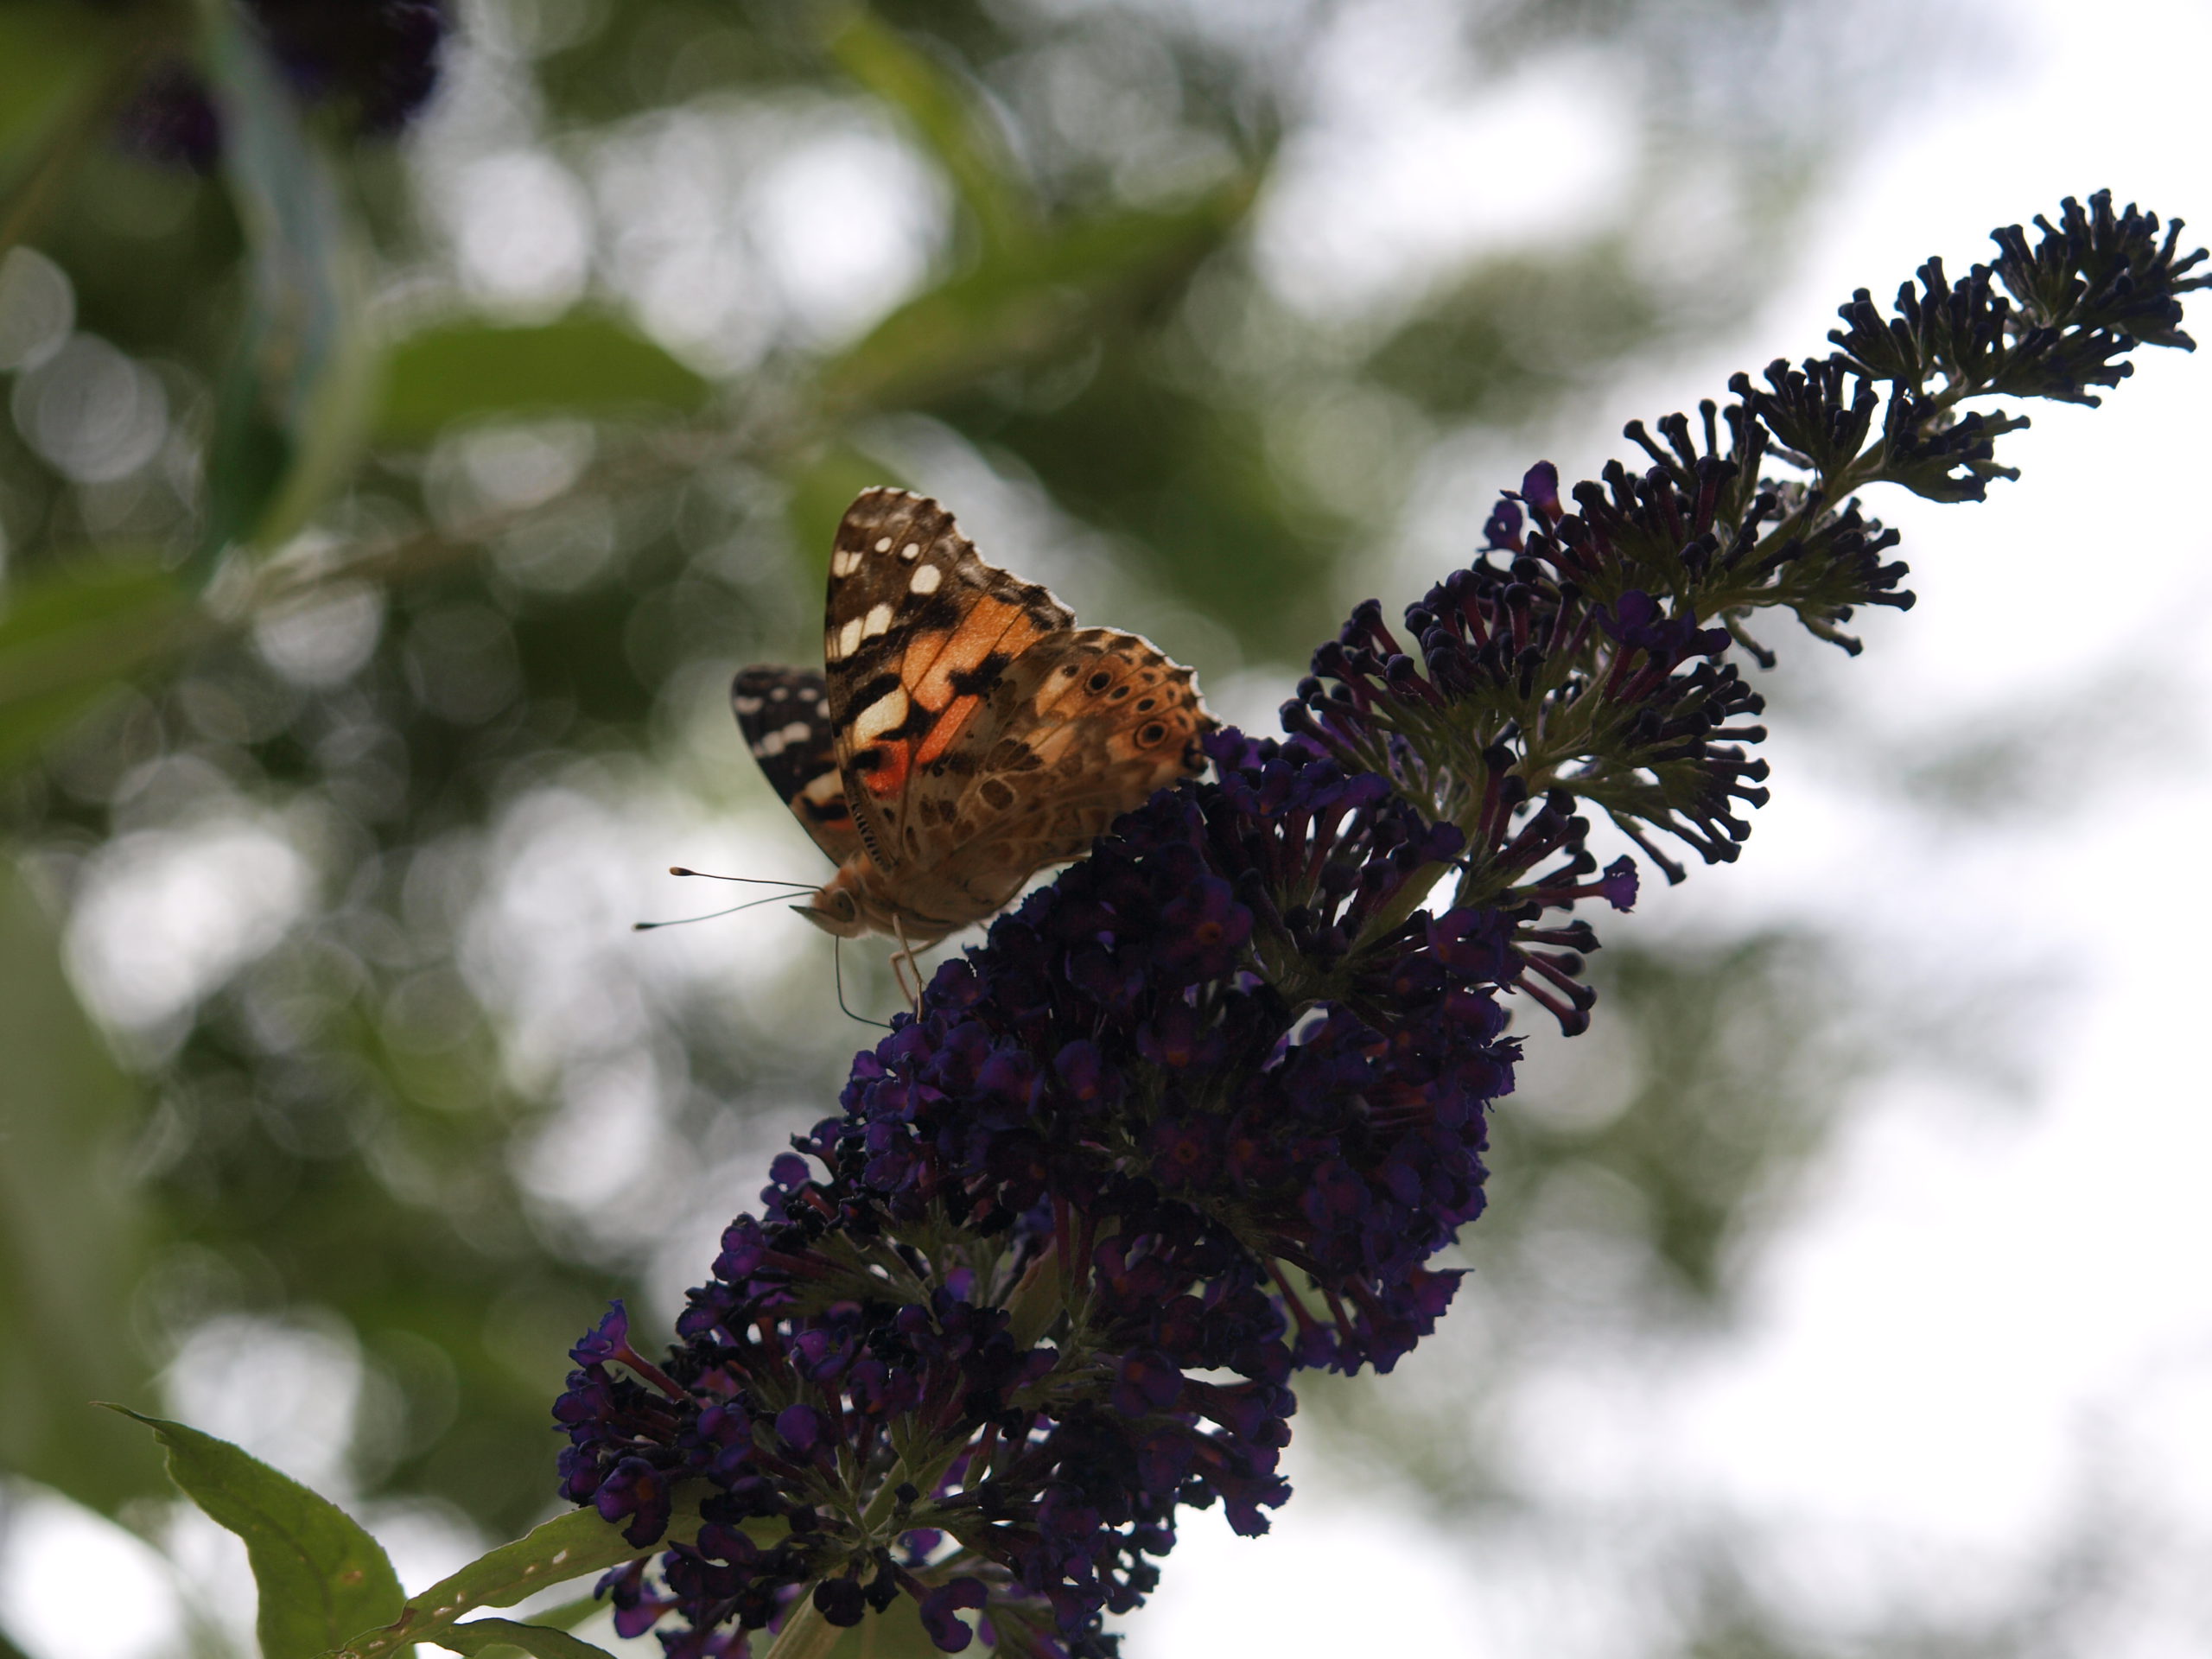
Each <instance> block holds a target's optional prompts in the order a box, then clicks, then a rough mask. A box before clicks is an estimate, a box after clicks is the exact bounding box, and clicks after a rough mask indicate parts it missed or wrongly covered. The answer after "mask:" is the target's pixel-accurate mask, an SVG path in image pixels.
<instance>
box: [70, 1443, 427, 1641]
mask: <svg viewBox="0 0 2212 1659" xmlns="http://www.w3.org/2000/svg"><path fill="white" fill-rule="evenodd" d="M111 1409H112V1410H116V1411H119V1412H122V1413H123V1414H124V1416H126V1417H131V1418H136V1419H137V1421H139V1422H142V1423H143V1424H145V1425H146V1427H149V1428H150V1429H152V1430H153V1431H154V1433H155V1434H156V1436H157V1437H158V1438H159V1439H160V1440H161V1442H162V1446H165V1447H167V1448H168V1467H169V1478H171V1479H173V1480H175V1482H176V1484H178V1485H179V1486H181V1487H182V1488H183V1489H184V1493H185V1496H186V1497H189V1498H190V1499H191V1500H192V1501H193V1502H194V1503H197V1504H198V1505H199V1506H200V1509H201V1510H204V1511H205V1512H206V1514H207V1517H208V1519H210V1520H211V1521H213V1522H215V1523H216V1524H217V1525H219V1526H221V1527H223V1528H226V1529H228V1530H229V1531H232V1532H234V1533H236V1534H237V1535H238V1537H239V1538H240V1539H241V1540H243V1541H245V1553H246V1560H248V1561H249V1562H250V1563H251V1565H252V1567H253V1581H254V1584H255V1586H256V1587H257V1590H258V1591H259V1593H260V1610H259V1612H258V1614H257V1617H256V1618H255V1621H254V1634H255V1636H256V1637H257V1638H258V1639H259V1641H260V1643H261V1654H262V1659H315V1656H316V1655H317V1654H321V1653H324V1652H327V1651H328V1650H329V1649H332V1648H334V1647H335V1646H337V1644H338V1643H340V1642H342V1641H344V1640H345V1639H346V1634H347V1633H348V1632H351V1631H353V1630H363V1629H365V1628H367V1627H369V1626H371V1625H375V1624H385V1623H387V1622H388V1621H390V1620H391V1618H394V1617H395V1616H396V1615H397V1613H398V1611H399V1610H400V1607H401V1605H403V1604H404V1601H405V1599H406V1598H405V1592H403V1591H402V1590H401V1589H400V1587H399V1579H398V1576H397V1574H396V1573H393V1572H392V1570H391V1561H390V1560H386V1559H385V1553H384V1548H383V1546H382V1545H380V1544H378V1542H377V1541H376V1540H375V1539H374V1538H372V1537H371V1536H370V1535H368V1533H367V1532H366V1531H365V1529H363V1528H362V1526H361V1525H360V1523H359V1522H357V1521H355V1520H354V1519H353V1516H349V1515H347V1514H346V1511H345V1510H341V1509H340V1508H339V1507H338V1506H337V1505H336V1504H335V1503H332V1502H331V1501H330V1500H329V1499H328V1498H327V1497H321V1496H320V1495H319V1494H317V1493H315V1492H312V1491H308V1489H307V1488H306V1487H305V1486H302V1485H301V1484H300V1483H299V1482H297V1481H296V1480H294V1479H293V1478H291V1477H290V1476H289V1475H285V1474H280V1473H279V1472H278V1471H276V1470H274V1469H271V1468H270V1466H269V1465H267V1464H265V1463H264V1462H262V1461H261V1460H260V1459H258V1458H255V1457H251V1456H249V1455H248V1454H247V1453H245V1452H242V1451H240V1450H239V1449H238V1447H237V1446H232V1444H231V1443H230V1442H229V1441H228V1440H217V1439H216V1438H215V1437H214V1436H213V1434H203V1433H200V1431H199V1430H198V1429H196V1428H190V1427H186V1426H185V1425H184V1424H182V1423H173V1422H168V1421H164V1420H163V1419H162V1418H159V1417H148V1416H145V1415H143V1414H141V1413H139V1412H135V1411H132V1410H130V1409H129V1408H127V1407H124V1406H116V1407H112V1408H111Z"/></svg>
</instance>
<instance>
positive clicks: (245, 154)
mask: <svg viewBox="0 0 2212 1659" xmlns="http://www.w3.org/2000/svg"><path fill="white" fill-rule="evenodd" d="M200 20H201V31H200V33H201V49H200V67H201V69H202V70H203V72H204V73H206V75H207V80H208V84H209V86H210V88H211V90H212V91H213V93H214V95H215V101H216V105H217V107H218V108H219V110H220V111H221V113H222V118H223V135H224V142H223V175H224V179H225V181H226V183H227V184H228V185H229V187H230V192H231V198H232V201H233V202H234V203H235V204H236V206H237V208H238V221H239V223H240V225H242V226H244V227H245V233H246V241H247V245H248V248H249V251H250V256H251V274H252V286H251V297H250V300H249V303H248V309H247V315H246V321H245V330H244V333H243V334H242V336H241V338H240V340H239V342H238V352H237V354H236V357H235V358H234V359H233V361H232V367H231V371H230V373H229V376H228V378H227V379H226V384H225V385H224V386H223V387H222V389H221V391H220V394H219V397H218V399H217V408H216V423H215V435H214V441H213V448H212V451H211V454H210V455H209V461H208V474H207V498H208V499H207V520H208V522H207V532H206V534H205V536H204V537H203V538H202V542H201V546H200V557H199V561H198V563H199V567H200V569H201V570H202V572H203V573H204V572H205V571H207V569H212V567H213V560H214V558H215V556H217V555H219V553H220V552H221V551H222V550H223V549H224V548H225V547H226V546H229V545H231V544H232V543H248V544H253V545H259V546H269V545H273V544H274V543H277V542H279V541H282V540H283V538H284V537H287V536H289V535H290V534H291V533H292V532H293V531H296V529H298V528H299V526H300V525H301V524H302V523H304V522H305V521H306V519H307V517H308V514H309V513H310V512H313V510H314V509H315V506H316V505H317V504H318V503H319V502H320V501H321V498H322V496H323V495H324V494H325V493H327V491H328V490H329V488H330V487H331V486H333V485H334V483H335V482H336V481H337V480H338V479H339V478H340V477H341V476H342V475H343V474H345V472H346V469H347V467H349V466H350V465H351V463H352V461H353V456H354V454H355V452H356V451H357V449H358V448H359V443H360V440H361V437H362V435H363V429H364V423H365V416H366V415H367V412H368V399H369V397H370V395H371V393H372V391H373V389H374V377H373V374H372V368H373V358H372V353H371V351H370V348H369V335H368V331H367V329H366V328H365V326H364V321H363V317H362V304H361V286H362V284H361V280H360V273H359V268H358V266H359V257H358V254H357V252H356V250H355V248H354V238H353V232H352V228H351V226H350V225H349V223H348V221H347V219H346V214H345V212H344V210H343V208H342V207H341V206H340V195H339V191H338V188H337V184H336V181H335V180H334V178H333V176H332V172H331V168H330V163H329V160H328V158H327V156H326V155H325V154H324V152H323V149H322V146H321V144H320V143H317V142H316V141H315V138H314V137H312V136H311V135H310V134H309V133H308V131H307V130H306V129H305V127H304V126H303V125H302V123H301V120H300V117H299V111H298V110H297V108H296V105H295V103H294V101H293V99H291V98H290V96H289V95H288V94H287V93H286V92H285V91H284V88H283V85H282V83H281V80H280V78H279V76H278V73H277V67H276V66H275V65H274V64H273V63H272V62H271V61H270V56H269V52H268V48H266V46H265V45H264V43H263V41H261V40H260V38H259V37H258V36H257V35H256V33H255V32H254V30H253V29H251V26H250V25H249V24H248V22H247V21H246V19H245V16H243V15H242V9H241V8H240V7H239V6H238V5H237V4H235V3H233V0H200Z"/></svg>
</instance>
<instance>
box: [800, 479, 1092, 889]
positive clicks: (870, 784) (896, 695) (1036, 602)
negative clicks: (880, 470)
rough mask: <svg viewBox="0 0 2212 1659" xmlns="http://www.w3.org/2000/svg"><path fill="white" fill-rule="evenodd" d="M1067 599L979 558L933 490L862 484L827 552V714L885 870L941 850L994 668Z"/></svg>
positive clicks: (980, 742) (984, 727)
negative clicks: (929, 494) (933, 497)
mask: <svg viewBox="0 0 2212 1659" xmlns="http://www.w3.org/2000/svg"><path fill="white" fill-rule="evenodd" d="M1074 620H1075V617H1074V613H1072V612H1071V611H1070V610H1069V609H1068V608H1067V607H1065V605H1062V604H1061V603H1060V602H1059V601H1058V600H1056V599H1054V598H1053V597H1052V594H1049V593H1047V592H1046V591H1045V589H1044V588H1039V587H1038V586H1036V585H1035V584H1034V583H1032V582H1022V581H1020V580H1018V579H1017V578H1015V577H1014V576H1011V575H1007V573H1006V572H1005V571H1003V570H999V569H994V568H993V567H991V566H990V565H988V564H985V563H983V562H982V559H980V558H978V557H977V556H976V550H975V547H974V546H973V545H972V544H971V543H969V540H968V538H967V537H964V536H963V535H962V534H961V533H960V530H959V526H958V525H957V524H955V523H954V522H953V518H952V515H951V514H950V513H949V512H946V511H945V510H944V508H943V507H941V506H939V505H938V504H937V503H936V502H934V501H931V500H929V499H926V498H925V497H922V496H918V495H911V494H909V493H906V491H904V490H892V489H874V490H868V491H865V492H863V493H861V496H860V497H859V499H856V500H855V502H854V503H853V505H852V506H851V508H850V509H849V511H848V512H846V514H845V518H844V522H843V523H842V524H840V525H839V526H838V527H837V540H836V546H835V547H834V548H833V549H832V550H831V553H830V558H829V602H828V606H827V607H826V610H825V614H824V624H825V626H824V635H823V659H824V664H825V677H826V679H827V682H828V692H829V722H830V726H831V729H832V731H833V733H834V734H835V740H836V760H837V764H838V766H839V769H840V771H841V772H842V776H843V779H844V785H845V797H846V800H847V804H848V805H849V808H850V810H851V814H852V819H853V823H854V827H855V829H856V830H857V832H858V835H859V838H860V840H861V843H862V844H863V845H865V846H866V848H867V849H868V852H869V854H870V855H872V856H873V858H874V862H875V865H876V868H878V869H879V870H880V872H881V873H882V874H883V875H884V876H885V877H887V878H888V879H889V880H892V881H893V882H894V883H895V882H898V881H900V880H909V879H911V873H912V872H914V871H916V870H925V869H928V868H932V867H934V866H936V865H938V864H941V863H943V862H944V859H945V857H946V856H947V855H948V853H949V852H950V845H951V836H952V833H953V829H954V824H955V822H956V819H957V802H958V800H959V798H961V796H962V794H963V791H964V790H965V788H966V786H967V785H968V783H969V779H971V778H972V777H973V776H974V775H975V773H976V768H977V765H978V763H979V760H981V758H982V751H984V750H988V748H989V747H991V742H990V728H989V727H988V724H979V722H988V720H989V719H990V711H991V710H992V709H993V708H995V706H997V705H996V701H995V700H996V699H997V696H998V694H999V690H1000V688H1001V684H1002V683H1003V682H1004V681H1005V679H1006V677H1007V671H1008V670H1009V669H1010V668H1012V667H1013V665H1014V664H1015V663H1016V661H1018V660H1019V659H1020V658H1021V656H1022V655H1023V653H1025V652H1027V651H1028V650H1029V649H1030V648H1031V647H1032V646H1033V645H1035V644H1036V643H1037V641H1038V640H1039V639H1043V638H1045V637H1046V636H1047V635H1049V634H1053V633H1057V632H1066V631H1067V630H1068V629H1069V628H1070V626H1071V624H1072V623H1073V622H1074Z"/></svg>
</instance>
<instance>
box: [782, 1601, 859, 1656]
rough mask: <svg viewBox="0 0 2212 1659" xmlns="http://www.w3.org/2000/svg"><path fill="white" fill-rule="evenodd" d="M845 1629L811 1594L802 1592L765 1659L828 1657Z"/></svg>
mask: <svg viewBox="0 0 2212 1659" xmlns="http://www.w3.org/2000/svg"><path fill="white" fill-rule="evenodd" d="M842 1635H844V1631H842V1630H840V1629H838V1628H837V1626H836V1625H835V1624H831V1623H830V1622H829V1620H828V1619H826V1618H823V1617H822V1610H821V1609H820V1608H819V1607H817V1606H816V1605H814V1598H813V1597H812V1596H811V1595H806V1596H802V1597H801V1598H800V1599H799V1600H798V1601H797V1602H795V1603H793V1604H792V1606H791V1611H790V1613H789V1614H787V1615H786V1616H785V1619H784V1628H783V1630H782V1631H781V1632H780V1633H779V1634H778V1636H777V1637H776V1641H775V1645H773V1646H772V1647H771V1648H770V1649H768V1651H767V1653H766V1656H765V1659H828V1656H829V1650H830V1649H833V1648H835V1647H836V1645H837V1638H838V1637H841V1636H842Z"/></svg>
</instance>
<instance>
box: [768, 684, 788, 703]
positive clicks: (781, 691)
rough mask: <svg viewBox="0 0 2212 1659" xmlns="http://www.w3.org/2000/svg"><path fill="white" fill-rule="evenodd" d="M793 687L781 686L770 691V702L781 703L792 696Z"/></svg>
mask: <svg viewBox="0 0 2212 1659" xmlns="http://www.w3.org/2000/svg"><path fill="white" fill-rule="evenodd" d="M788 696H791V687H789V686H788V685H779V686H776V687H773V688H772V689H771V690H770V691H769V693H768V701H769V702H782V701H783V700H784V699H785V697H788Z"/></svg>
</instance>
